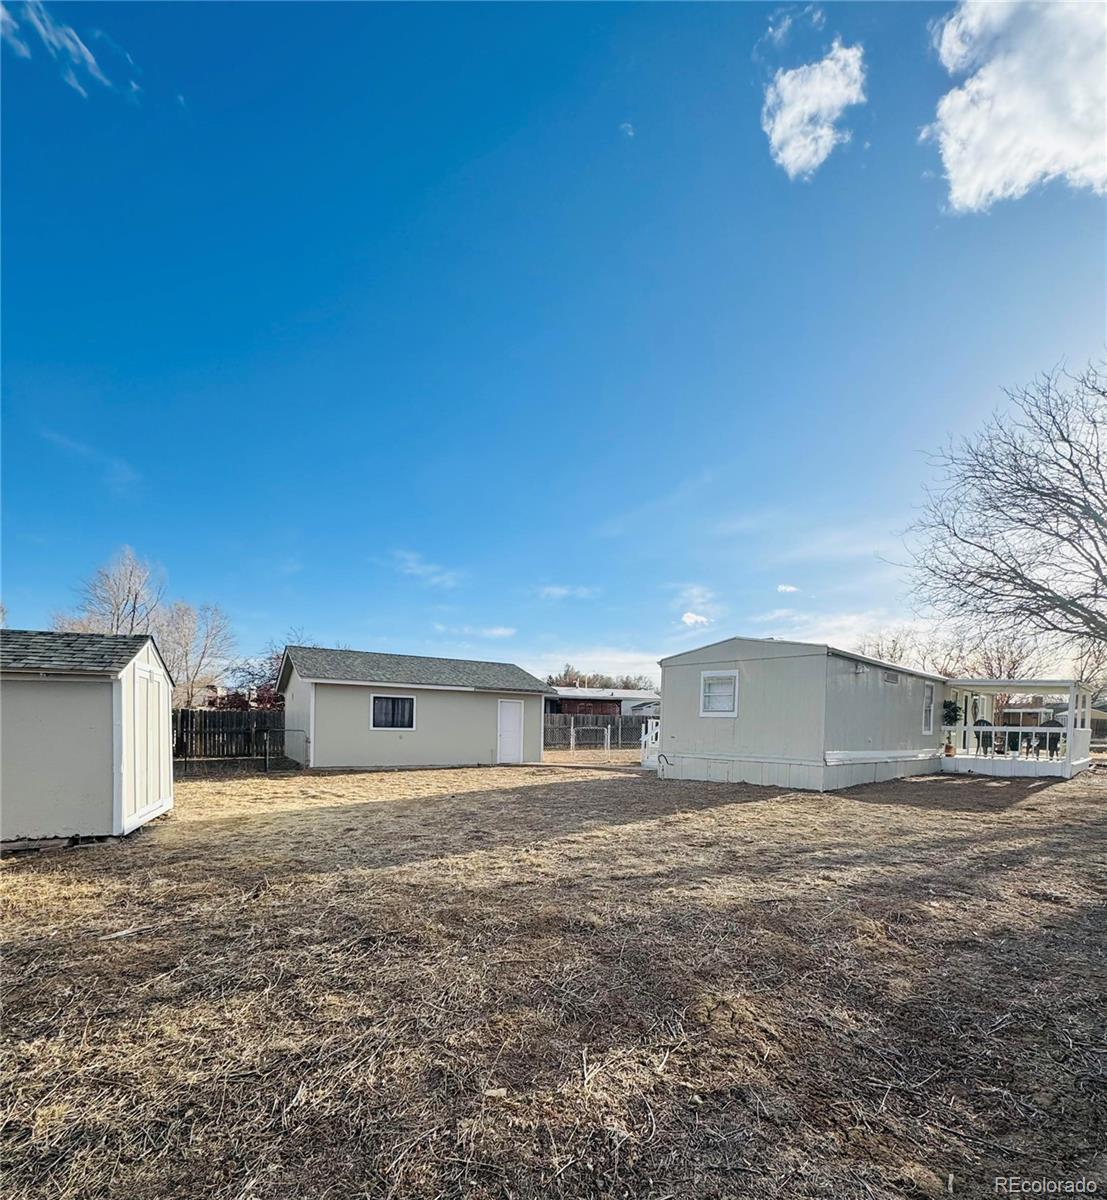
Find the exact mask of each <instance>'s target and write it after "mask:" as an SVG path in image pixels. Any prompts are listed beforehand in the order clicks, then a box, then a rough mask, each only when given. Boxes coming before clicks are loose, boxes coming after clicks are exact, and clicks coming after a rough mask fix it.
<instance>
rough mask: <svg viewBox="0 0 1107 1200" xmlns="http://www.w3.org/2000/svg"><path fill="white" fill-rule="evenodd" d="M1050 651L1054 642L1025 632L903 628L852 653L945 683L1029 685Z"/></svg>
mask: <svg viewBox="0 0 1107 1200" xmlns="http://www.w3.org/2000/svg"><path fill="white" fill-rule="evenodd" d="M1055 648H1056V644H1055V641H1054V642H1051V641H1050V640H1049V639H1043V638H1041V637H1039V636H1038V635H1036V634H1033V633H1027V632H1026V631H1025V630H1024V631H1021V632H1010V633H1008V632H1003V631H1001V632H999V633H992V632H989V631H986V630H985V631H983V632H982V631H981V630H980V629H979V627H978V628H976V629H972V628H967V627H962V628H957V627H948V628H941V627H937V628H934V627H931V628H925V627H923V628H914V627H912V626H909V625H901V626H897V627H893V628H891V629H886V630H881V631H877V632H876V633H872V634H869V635H868V636H867V637H865V638H862V639H861V641H860V642H859V643H858V645H857V646H856V647H855V649H856V650H857V653H858V654H866V655H868V656H869V657H870V658H879V659H882V660H883V661H884V662H891V663H902V664H903V665H904V666H906V667H914V668H916V670H920V671H932V672H933V673H934V674H935V675H942V676H944V677H945V678H946V679H1018V678H1020V677H1021V678H1023V679H1032V678H1034V677H1036V676H1040V675H1042V673H1043V672H1044V671H1045V670H1046V668H1047V667H1048V664H1049V662H1050V661H1051V655H1053V654H1055ZM1010 699H1011V694H1008V693H1002V694H1000V695H997V696H996V708H997V709H999V708H1001V707H1002V706H1003V705H1005V704H1007V703H1008V701H1009V700H1010Z"/></svg>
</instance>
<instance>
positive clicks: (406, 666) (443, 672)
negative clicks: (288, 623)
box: [277, 646, 551, 692]
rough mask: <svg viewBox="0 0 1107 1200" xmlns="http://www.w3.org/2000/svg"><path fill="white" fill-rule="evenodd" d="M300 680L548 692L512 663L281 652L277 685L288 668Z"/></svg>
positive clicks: (307, 649)
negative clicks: (294, 670)
mask: <svg viewBox="0 0 1107 1200" xmlns="http://www.w3.org/2000/svg"><path fill="white" fill-rule="evenodd" d="M290 663H291V664H292V665H293V666H295V668H296V671H297V673H298V674H299V675H300V676H301V677H302V678H303V679H309V680H316V681H317V682H320V683H379V684H385V685H389V686H392V685H394V684H401V685H404V684H406V685H409V686H411V687H431V688H434V687H440V688H464V689H467V690H471V691H479V692H548V691H550V690H551V689H550V688H549V687H547V685H546V684H544V683H543V682H542V680H541V679H537V678H536V677H535V676H533V675H531V674H530V673H529V672H528V671H524V670H523V668H522V667H517V666H515V664H514V663H501V662H476V661H473V660H470V659H467V658H424V657H423V656H422V655H418V654H375V653H371V652H369V651H366V650H327V649H324V648H322V647H320V646H285V648H284V660H283V661H282V663H281V672H280V678H279V680H278V683H277V687H278V689H279V690H281V691H283V690H284V688H285V687H286V686H287V684H288V674H289V664H290Z"/></svg>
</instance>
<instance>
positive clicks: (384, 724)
mask: <svg viewBox="0 0 1107 1200" xmlns="http://www.w3.org/2000/svg"><path fill="white" fill-rule="evenodd" d="M277 688H278V690H279V691H280V692H281V693H282V695H283V696H284V701H285V753H286V754H288V756H289V757H290V758H293V759H295V760H296V761H298V762H301V763H303V764H304V765H305V766H309V767H453V766H478V765H489V764H493V763H522V762H537V761H539V760H540V759H541V757H542V706H543V699H544V697H545V695H546V693H547V692H549V691H550V690H551V689H550V688H549V687H548V686H547V685H546V684H545V683H543V682H542V680H541V679H538V678H536V677H535V676H534V675H531V674H529V673H528V672H527V671H524V670H523V668H522V667H517V666H515V665H514V664H513V663H500V662H477V661H473V660H470V659H463V658H425V657H422V656H420V655H414V654H375V653H370V652H368V651H363V650H328V649H324V648H321V647H318V646H286V647H285V651H284V657H283V659H282V661H281V669H280V675H279V677H278V682H277Z"/></svg>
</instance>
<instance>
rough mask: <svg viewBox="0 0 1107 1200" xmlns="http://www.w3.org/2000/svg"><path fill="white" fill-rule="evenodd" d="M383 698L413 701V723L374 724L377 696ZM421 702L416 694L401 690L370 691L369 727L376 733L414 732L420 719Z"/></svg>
mask: <svg viewBox="0 0 1107 1200" xmlns="http://www.w3.org/2000/svg"><path fill="white" fill-rule="evenodd" d="M378 696H379V697H380V698H381V699H382V700H410V701H411V724H410V725H374V724H373V709H374V707H375V703H374V702H375V701H376V699H377V697H378ZM418 710H419V704H418V701H417V700H416V698H415V697H414V696H406V695H403V694H401V693H399V692H370V693H369V728H370V729H371V730H373V732H374V733H414V732H415V723H416V721H417V720H418Z"/></svg>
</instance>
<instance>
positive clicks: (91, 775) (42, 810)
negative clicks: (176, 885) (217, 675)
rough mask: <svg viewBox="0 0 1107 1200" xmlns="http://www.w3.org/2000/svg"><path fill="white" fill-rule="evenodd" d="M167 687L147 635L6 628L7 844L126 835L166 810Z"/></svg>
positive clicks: (1, 769)
mask: <svg viewBox="0 0 1107 1200" xmlns="http://www.w3.org/2000/svg"><path fill="white" fill-rule="evenodd" d="M172 691H173V680H172V679H171V678H170V675H169V671H168V670H167V669H166V666H165V663H164V662H163V661H162V658H161V655H160V654H159V653H158V648H157V646H156V645H155V644H154V640H153V638H151V637H149V636H148V635H145V634H141V635H134V636H129V635H107V634H95V633H53V632H43V631H39V630H25V629H4V630H0V838H2V839H3V840H4V841H12V840H15V839H24V838H54V837H59V838H60V837H65V838H68V837H102V836H107V835H112V834H114V835H119V834H125V833H130V832H131V830H133V829H137V828H138V826H139V825H142V824H144V823H145V822H146V821H149V820H151V819H152V818H154V817H156V816H158V815H160V814H161V813H163V812H166V811H167V810H168V809H169V808H171V807H172V806H173V759H172V752H173V747H172V740H171V735H170V708H169V706H170V697H171V695H172Z"/></svg>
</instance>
